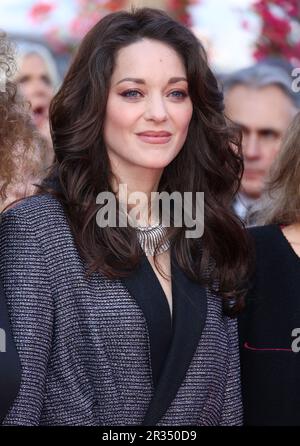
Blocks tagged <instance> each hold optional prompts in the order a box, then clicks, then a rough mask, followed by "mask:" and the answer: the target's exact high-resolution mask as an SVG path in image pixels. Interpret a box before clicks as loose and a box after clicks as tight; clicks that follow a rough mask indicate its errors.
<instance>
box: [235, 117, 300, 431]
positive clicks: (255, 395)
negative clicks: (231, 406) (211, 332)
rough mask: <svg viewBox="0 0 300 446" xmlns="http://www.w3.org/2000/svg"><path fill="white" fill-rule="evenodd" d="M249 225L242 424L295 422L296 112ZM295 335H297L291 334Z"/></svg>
mask: <svg viewBox="0 0 300 446" xmlns="http://www.w3.org/2000/svg"><path fill="white" fill-rule="evenodd" d="M260 209H261V210H260V211H258V213H257V215H256V221H257V223H258V224H259V225H261V226H259V227H256V228H251V229H250V230H249V232H250V234H251V235H252V236H253V240H254V243H255V250H256V270H255V273H254V276H253V280H252V288H251V290H250V292H249V294H248V297H247V301H246V309H245V311H244V313H243V314H242V316H241V317H240V324H239V330H240V342H241V365H242V386H243V398H244V409H245V424H247V425H300V391H299V376H300V354H297V353H298V351H299V350H300V337H299V335H300V329H299V327H300V113H298V114H297V115H296V117H295V119H294V121H293V123H292V125H291V127H290V128H289V130H288V132H287V134H286V137H285V139H284V143H283V146H282V148H281V151H280V153H279V156H278V158H277V159H276V161H275V164H274V165H273V167H272V169H271V174H270V178H269V182H268V184H267V190H266V191H265V195H264V197H263V201H262V205H261V206H260ZM297 336H298V339H297Z"/></svg>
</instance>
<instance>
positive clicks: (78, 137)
mask: <svg viewBox="0 0 300 446" xmlns="http://www.w3.org/2000/svg"><path fill="white" fill-rule="evenodd" d="M143 38H148V39H155V40H157V41H159V42H163V43H165V44H166V45H168V46H170V47H172V48H173V49H175V51H176V52H177V54H178V55H179V56H180V57H181V59H182V60H183V62H184V65H185V68H186V73H187V78H188V85H189V94H190V97H191V100H192V103H193V115H192V119H191V122H190V126H189V131H188V135H187V138H186V141H185V144H184V146H183V148H182V150H181V151H180V153H179V154H178V155H177V157H176V158H175V159H174V160H173V161H172V162H171V163H170V164H169V165H168V166H167V167H166V168H165V169H164V172H163V174H162V177H161V181H160V184H159V188H158V191H159V192H160V191H167V192H169V193H172V192H173V191H179V192H180V193H182V194H183V192H186V191H191V192H192V193H193V194H194V193H196V192H197V191H202V192H204V194H205V231H204V235H203V237H202V238H201V242H199V239H192V238H190V239H188V238H186V237H185V229H186V228H178V227H176V228H174V227H171V228H169V235H170V238H171V241H172V246H173V248H174V252H175V255H176V259H177V261H178V263H179V265H180V266H181V268H182V269H183V270H184V271H185V272H186V274H187V275H188V276H189V277H191V278H192V279H194V280H197V281H199V282H202V283H205V284H208V285H209V286H210V287H214V289H216V286H215V285H214V284H216V283H217V284H218V285H217V289H218V292H219V293H220V294H221V295H222V296H224V302H226V303H228V306H229V307H230V308H231V314H233V313H235V312H236V311H237V310H239V309H240V308H241V306H242V297H243V295H244V293H245V285H246V279H247V273H248V270H249V245H248V239H247V235H246V231H245V230H244V228H243V226H242V224H241V222H240V221H239V219H238V218H237V217H236V216H235V215H234V214H233V212H232V210H231V203H232V199H233V196H234V195H235V193H236V192H237V190H238V189H239V185H240V180H241V176H242V173H243V163H242V157H241V139H240V134H237V133H236V131H234V130H233V129H231V128H229V126H228V125H227V123H226V122H225V118H224V114H223V95H222V93H221V92H220V91H219V89H218V85H217V81H216V79H215V77H214V75H213V73H212V72H211V70H210V69H209V67H208V64H207V59H206V54H205V51H204V49H203V47H202V45H201V44H200V42H199V41H198V40H197V38H196V37H195V36H194V35H193V34H192V32H190V31H189V30H188V29H187V28H186V27H184V26H183V25H181V24H179V23H177V22H176V21H174V20H173V19H171V18H170V17H169V16H168V15H167V14H166V13H164V12H163V11H160V10H156V9H151V8H141V9H132V10H131V12H127V11H121V12H115V13H112V14H109V15H107V16H106V17H104V18H103V19H101V20H100V21H99V22H98V23H97V24H96V25H95V26H94V27H93V28H92V29H91V30H90V31H89V33H88V34H87V35H86V36H85V38H84V39H83V41H82V43H81V45H80V47H79V49H78V50H77V53H76V55H75V57H74V59H73V62H72V64H71V66H70V68H69V70H68V73H67V75H66V77H65V79H64V82H63V84H62V86H61V88H60V90H59V92H58V93H57V94H56V96H55V97H54V99H53V101H52V104H51V107H50V121H51V132H52V138H53V144H54V150H55V154H56V163H55V165H54V167H53V170H52V173H51V175H49V177H48V178H47V180H46V181H45V182H44V184H43V187H42V192H50V193H51V194H53V195H55V196H56V197H57V198H58V199H59V200H60V202H61V203H62V204H63V206H64V208H65V211H66V215H67V218H68V220H69V223H70V226H71V229H72V232H73V234H74V238H75V241H76V242H77V245H78V248H79V251H80V253H81V255H82V257H83V258H84V260H85V261H86V262H87V265H88V274H90V273H92V272H95V271H98V272H101V273H103V274H104V275H106V276H107V277H110V278H117V277H122V276H125V275H128V274H129V273H130V272H131V271H132V270H133V269H134V268H135V266H136V265H137V264H138V262H139V260H140V257H141V254H142V252H141V249H140V247H139V243H138V240H137V236H136V233H135V230H134V229H133V228H130V227H129V228H128V227H127V228H122V227H117V228H114V227H107V228H101V229H100V228H99V227H97V224H96V214H97V211H98V210H99V208H100V205H97V204H96V197H97V195H98V194H99V193H100V192H102V191H111V192H112V187H111V184H112V181H111V180H112V172H111V168H110V164H109V159H108V155H107V152H106V148H105V142H104V140H103V123H104V118H105V112H106V104H107V97H108V92H109V88H110V79H111V76H112V73H113V70H114V66H115V60H116V55H117V52H118V50H120V49H121V48H123V47H125V46H127V45H130V44H132V43H135V42H138V41H140V40H141V39H143ZM54 184H56V187H54Z"/></svg>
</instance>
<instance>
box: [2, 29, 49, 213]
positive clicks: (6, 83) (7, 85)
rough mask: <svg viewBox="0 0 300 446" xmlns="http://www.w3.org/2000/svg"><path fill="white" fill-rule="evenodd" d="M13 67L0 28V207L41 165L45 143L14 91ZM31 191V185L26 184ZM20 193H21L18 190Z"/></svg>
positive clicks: (35, 175) (11, 54)
mask: <svg viewBox="0 0 300 446" xmlns="http://www.w3.org/2000/svg"><path fill="white" fill-rule="evenodd" d="M15 70H16V65H15V58H14V46H13V44H12V43H11V42H10V41H9V40H8V38H7V37H6V35H5V33H3V32H0V210H1V208H2V207H4V204H5V205H6V204H9V203H8V195H11V196H13V197H15V198H17V196H18V191H17V189H18V188H21V189H22V191H23V189H24V190H25V186H26V184H25V183H26V182H29V181H30V179H32V180H34V179H37V178H38V176H39V174H40V172H41V169H42V168H43V167H44V156H45V155H46V151H45V145H44V143H43V141H42V140H41V139H40V138H39V136H38V134H37V133H36V132H35V130H34V127H33V124H32V121H31V118H30V115H29V113H28V104H26V103H25V102H24V101H23V99H22V98H20V97H19V96H18V94H17V87H16V85H15V83H14V82H12V81H11V78H12V77H13V75H14V72H15ZM30 189H31V190H32V193H34V190H35V189H34V188H30ZM21 195H22V193H21Z"/></svg>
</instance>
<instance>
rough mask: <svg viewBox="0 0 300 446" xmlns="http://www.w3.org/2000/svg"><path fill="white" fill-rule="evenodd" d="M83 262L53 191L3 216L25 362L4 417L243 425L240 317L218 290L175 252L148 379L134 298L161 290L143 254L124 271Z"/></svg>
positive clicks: (2, 255) (145, 333)
mask: <svg viewBox="0 0 300 446" xmlns="http://www.w3.org/2000/svg"><path fill="white" fill-rule="evenodd" d="M172 258H173V257H172ZM85 270H86V268H85V264H84V261H83V259H82V258H81V257H80V255H79V254H78V250H77V248H76V245H75V243H74V239H73V236H72V233H71V231H70V227H69V224H68V222H67V219H66V215H65V213H64V209H63V207H62V205H61V204H60V203H59V201H58V200H57V199H55V198H54V197H52V196H50V195H48V194H45V195H39V196H34V197H30V198H28V199H26V200H24V201H23V202H22V203H19V204H18V205H17V206H16V207H14V208H12V209H10V210H8V211H7V212H6V213H5V214H4V215H3V218H2V222H1V226H0V279H2V281H3V284H4V288H5V292H6V295H7V303H8V310H9V313H10V317H11V321H12V328H13V335H14V339H15V342H16V345H17V349H18V353H19V356H20V360H21V365H22V380H21V386H20V391H19V394H18V396H17V398H16V400H15V402H14V404H13V406H12V408H11V410H10V411H9V413H8V414H7V416H6V418H5V420H4V423H3V424H4V425H90V426H101V425H105V426H116V425H147V426H150V425H152V426H154V425H169V426H176V425H195V426H197V425H199V426H200V425H240V424H241V423H242V403H241V389H240V368H239V355H238V338H237V322H236V320H233V319H230V318H228V317H227V316H224V314H223V312H222V301H221V298H220V297H219V296H217V295H215V294H213V293H211V292H210V291H208V290H207V289H205V288H204V287H202V286H201V285H200V284H198V283H196V282H194V281H192V280H190V279H189V278H188V277H187V276H186V275H185V274H184V273H183V271H182V270H181V269H180V268H179V266H178V265H177V264H176V262H174V261H173V260H172V266H171V270H172V293H173V308H174V311H173V313H174V314H173V321H172V324H173V334H172V341H171V346H170V349H169V351H168V354H167V357H166V360H165V364H164V367H163V370H162V373H161V374H160V378H159V382H158V383H157V385H154V381H153V373H152V363H151V361H152V355H151V348H152V346H151V344H150V337H151V336H150V334H151V333H150V331H149V330H150V329H151V330H153V324H152V325H151V327H150V326H149V320H147V318H146V317H145V314H144V312H143V310H142V306H141V302H142V301H144V302H146V301H147V299H148V300H149V299H150V298H151V293H152V295H153V293H163V290H162V287H161V285H160V283H159V281H158V279H157V278H156V275H155V273H154V271H153V269H152V267H151V265H150V263H149V261H148V260H147V258H146V256H144V258H143V260H142V262H141V265H140V267H139V268H138V269H137V270H136V271H135V272H133V273H132V275H131V276H129V277H128V278H126V279H114V280H112V279H108V278H106V277H105V276H103V275H102V274H100V273H93V274H92V275H91V276H90V277H89V278H87V277H86V275H85ZM150 316H151V315H150ZM148 318H149V315H148Z"/></svg>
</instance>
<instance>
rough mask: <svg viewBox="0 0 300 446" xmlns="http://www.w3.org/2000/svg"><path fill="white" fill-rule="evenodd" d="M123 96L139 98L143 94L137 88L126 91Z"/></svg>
mask: <svg viewBox="0 0 300 446" xmlns="http://www.w3.org/2000/svg"><path fill="white" fill-rule="evenodd" d="M121 96H123V97H125V98H138V97H140V96H141V93H140V92H139V91H137V90H127V91H124V93H122V94H121Z"/></svg>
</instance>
